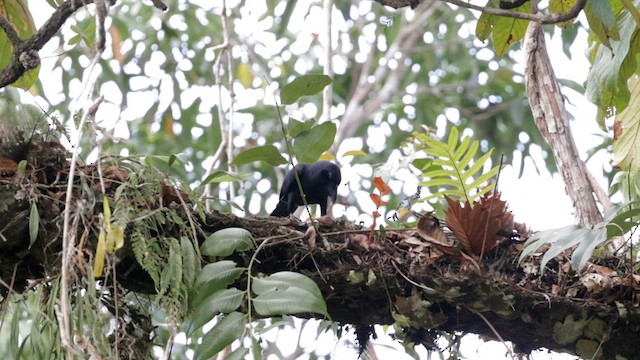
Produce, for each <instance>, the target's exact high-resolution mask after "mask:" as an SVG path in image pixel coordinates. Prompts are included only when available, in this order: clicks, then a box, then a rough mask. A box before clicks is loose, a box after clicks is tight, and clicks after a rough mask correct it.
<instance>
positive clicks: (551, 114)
mask: <svg viewBox="0 0 640 360" xmlns="http://www.w3.org/2000/svg"><path fill="white" fill-rule="evenodd" d="M524 47H525V53H526V61H527V63H526V68H525V76H524V78H525V86H526V88H527V95H528V98H529V105H530V106H531V111H532V112H533V118H534V120H535V123H536V126H537V127H538V129H539V130H540V133H541V134H542V136H543V137H544V139H545V141H546V142H547V143H548V144H549V145H550V146H551V148H552V149H553V156H554V158H555V160H556V163H557V165H558V169H559V170H560V174H561V175H562V178H563V180H564V183H565V190H566V191H567V194H568V195H569V197H570V198H571V201H572V202H573V206H574V207H575V209H576V215H577V217H578V221H579V222H580V224H581V225H582V226H586V227H592V226H594V225H596V224H597V223H599V222H601V221H602V214H601V213H600V211H599V210H598V206H597V204H596V199H595V198H594V188H593V186H592V183H591V182H590V181H589V175H588V170H587V168H586V165H585V163H584V161H582V159H580V154H579V153H578V150H577V148H576V145H575V142H574V140H573V136H572V134H571V127H570V124H569V120H568V118H567V114H566V109H565V107H564V102H563V98H562V93H561V92H560V86H559V85H558V80H557V79H556V76H555V73H554V71H553V68H552V66H551V61H550V59H549V54H548V53H547V48H546V45H545V40H544V33H543V32H542V27H541V25H540V23H536V22H531V23H529V26H528V28H527V31H526V34H525V40H524Z"/></svg>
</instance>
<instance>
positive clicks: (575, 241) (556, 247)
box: [520, 204, 640, 273]
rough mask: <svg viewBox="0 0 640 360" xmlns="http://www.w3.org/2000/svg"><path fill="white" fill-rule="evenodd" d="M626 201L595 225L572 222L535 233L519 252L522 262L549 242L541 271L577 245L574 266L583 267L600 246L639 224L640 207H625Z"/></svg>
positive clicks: (572, 264) (573, 259) (573, 267)
mask: <svg viewBox="0 0 640 360" xmlns="http://www.w3.org/2000/svg"><path fill="white" fill-rule="evenodd" d="M626 205H627V204H625V206H618V207H616V208H614V209H611V210H610V211H609V212H607V214H605V218H604V220H603V221H602V222H601V223H599V224H597V225H596V226H594V227H593V228H584V227H581V226H578V225H569V226H565V227H562V228H559V229H552V230H546V231H539V232H537V233H535V234H534V235H533V236H531V237H530V238H529V239H528V240H527V242H526V243H525V244H524V249H523V250H522V253H521V254H520V262H522V261H523V260H524V259H525V258H526V257H527V256H529V255H531V254H533V252H535V251H536V250H538V249H539V248H540V247H541V246H543V245H546V244H549V245H551V247H550V248H549V249H548V250H547V251H546V252H545V254H544V256H543V257H542V260H541V261H540V269H541V273H544V271H545V266H546V265H547V263H548V262H549V260H551V259H553V258H555V257H556V256H558V255H559V254H560V253H562V252H564V251H566V250H569V249H571V248H572V247H574V246H576V245H577V248H576V249H575V250H574V251H573V255H572V256H571V268H572V269H573V270H576V271H577V270H580V269H582V268H583V267H584V266H585V265H586V264H587V261H589V259H590V258H591V256H592V255H593V252H594V250H595V248H596V247H597V246H599V245H601V244H602V243H604V242H605V241H607V240H609V239H611V238H612V237H614V236H624V235H625V234H626V233H627V232H629V231H630V230H631V229H632V228H634V227H636V226H637V222H636V221H635V220H634V217H637V216H638V215H640V209H631V210H626V211H622V210H623V209H624V208H625V207H626Z"/></svg>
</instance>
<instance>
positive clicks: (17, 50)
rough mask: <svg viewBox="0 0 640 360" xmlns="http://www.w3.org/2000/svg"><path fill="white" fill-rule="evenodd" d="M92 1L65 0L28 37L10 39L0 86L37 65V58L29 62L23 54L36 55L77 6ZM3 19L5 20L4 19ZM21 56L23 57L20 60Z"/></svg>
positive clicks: (0, 72)
mask: <svg viewBox="0 0 640 360" xmlns="http://www.w3.org/2000/svg"><path fill="white" fill-rule="evenodd" d="M92 2H93V0H84V1H81V2H80V1H74V0H67V1H65V2H64V3H62V4H61V5H60V6H59V7H58V8H57V9H56V10H55V11H54V12H53V14H52V15H51V17H50V18H49V20H47V22H46V23H45V24H44V25H42V27H41V28H40V29H38V31H37V32H36V33H35V34H33V35H32V36H31V37H30V38H28V39H26V40H23V41H20V42H14V41H13V40H11V41H12V44H13V56H12V57H11V61H10V62H9V64H8V65H7V66H6V67H5V68H4V69H2V71H0V88H3V87H5V86H7V85H11V84H13V83H14V82H16V81H17V80H18V79H19V78H20V77H21V76H22V75H24V73H25V72H27V71H28V70H31V69H32V68H34V67H36V66H38V65H39V63H40V61H39V59H38V61H37V62H35V61H33V60H32V61H30V62H29V63H26V62H25V61H24V58H25V56H29V57H31V58H32V57H33V56H34V54H35V55H37V51H39V50H40V49H42V47H43V46H44V45H45V44H46V43H47V42H48V41H49V40H51V38H52V37H53V35H55V34H56V33H57V32H58V30H60V28H61V27H62V25H63V24H64V22H65V21H67V19H68V18H69V17H70V16H71V15H72V14H73V13H74V12H75V11H76V10H78V8H79V6H83V5H86V4H90V3H92ZM4 20H5V21H6V19H4ZM0 24H1V22H0ZM1 26H2V28H3V29H4V30H5V31H6V27H5V26H4V25H1ZM14 32H15V30H14ZM7 34H9V33H7ZM21 58H22V59H23V60H22V61H21ZM25 65H27V66H25ZM34 65H35V66H34Z"/></svg>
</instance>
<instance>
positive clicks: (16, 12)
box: [0, 0, 40, 90]
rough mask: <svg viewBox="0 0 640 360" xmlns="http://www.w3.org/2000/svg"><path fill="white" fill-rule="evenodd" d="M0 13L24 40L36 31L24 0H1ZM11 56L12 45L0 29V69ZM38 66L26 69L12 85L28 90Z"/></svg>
mask: <svg viewBox="0 0 640 360" xmlns="http://www.w3.org/2000/svg"><path fill="white" fill-rule="evenodd" d="M0 14H2V16H3V17H4V18H5V19H6V20H7V21H8V22H9V23H10V24H11V25H12V26H13V28H14V29H15V30H16V32H17V33H18V36H19V37H20V38H21V39H23V40H25V39H27V38H29V37H30V36H31V35H33V34H34V33H35V32H36V26H35V23H34V22H33V18H32V17H31V12H30V11H29V7H28V6H27V1H26V0H3V1H2V3H1V4H0ZM12 56H13V46H12V45H11V42H10V41H9V38H7V35H6V34H5V32H4V31H2V30H0V69H4V68H5V67H6V66H7V65H8V64H9V62H10V61H11V57H12ZM39 72H40V66H37V67H36V68H34V69H31V70H29V71H27V72H26V73H25V74H24V75H22V77H20V78H19V79H18V80H17V81H16V82H14V83H13V84H12V85H13V86H15V87H19V88H21V89H25V90H28V89H29V88H30V87H31V86H32V85H33V84H34V83H35V82H36V81H37V80H38V73H39Z"/></svg>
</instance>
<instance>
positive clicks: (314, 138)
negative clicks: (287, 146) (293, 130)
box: [293, 121, 336, 163]
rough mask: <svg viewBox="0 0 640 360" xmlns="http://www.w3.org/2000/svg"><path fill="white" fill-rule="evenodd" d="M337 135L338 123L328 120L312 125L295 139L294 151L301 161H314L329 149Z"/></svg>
mask: <svg viewBox="0 0 640 360" xmlns="http://www.w3.org/2000/svg"><path fill="white" fill-rule="evenodd" d="M335 136H336V124H334V123H332V122H330V121H327V122H324V123H322V124H320V125H317V126H314V127H312V128H311V129H310V130H309V131H307V132H305V133H303V134H301V135H299V136H298V137H297V138H295V139H294V141H293V152H294V154H295V155H296V158H297V159H298V161H299V162H302V163H312V162H315V161H317V160H318V158H319V157H320V155H322V153H324V152H325V151H327V150H329V148H331V146H332V145H333V140H334V138H335Z"/></svg>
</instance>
